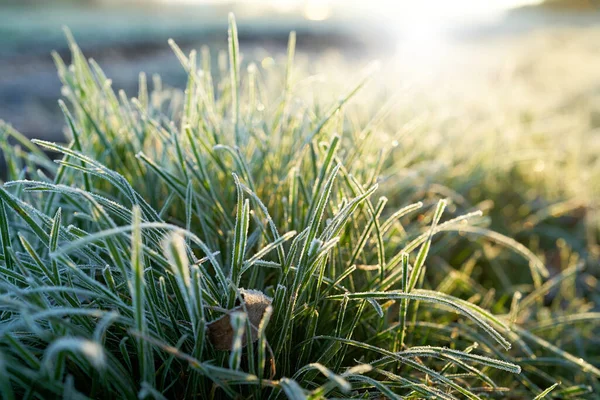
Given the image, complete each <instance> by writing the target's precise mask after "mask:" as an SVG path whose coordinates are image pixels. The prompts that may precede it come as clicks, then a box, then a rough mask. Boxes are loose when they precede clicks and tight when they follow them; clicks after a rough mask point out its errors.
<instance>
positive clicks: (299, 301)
mask: <svg viewBox="0 0 600 400" xmlns="http://www.w3.org/2000/svg"><path fill="white" fill-rule="evenodd" d="M68 37H69V43H70V49H71V52H72V61H71V65H67V64H65V63H64V62H63V61H62V60H61V59H60V58H59V57H58V56H57V55H55V59H56V63H57V68H58V70H59V76H60V78H61V80H62V83H63V85H64V88H63V93H64V94H65V99H64V102H62V101H61V103H60V104H61V108H62V110H63V112H64V114H65V120H66V125H67V128H68V129H67V132H68V135H69V143H67V144H56V143H50V142H45V141H41V140H36V141H31V142H30V141H29V140H28V139H26V138H25V137H23V136H22V135H20V134H18V133H16V132H15V131H14V130H13V129H12V128H10V127H9V126H8V125H6V124H4V123H2V124H1V125H0V133H1V135H2V138H3V140H4V139H6V140H8V138H9V137H10V138H12V140H16V141H17V142H18V144H16V145H14V146H12V147H11V146H9V145H7V144H6V145H5V144H3V146H2V148H3V149H4V151H5V152H4V156H5V158H6V160H7V166H8V169H7V171H8V172H7V174H8V180H7V181H6V182H4V183H3V185H2V187H0V239H1V241H0V244H1V246H0V250H1V252H0V393H2V397H3V398H6V399H12V398H61V397H65V398H109V397H118V398H125V399H137V398H147V399H151V398H155V399H163V398H173V399H181V398H189V399H196V398H197V399H209V398H226V397H229V398H254V399H280V398H286V397H287V398H289V399H320V398H437V399H457V398H468V399H480V398H490V397H492V398H506V396H511V397H513V398H534V397H535V398H537V399H541V398H550V397H551V396H554V397H556V398H582V397H591V396H594V395H597V393H598V390H599V389H600V387H599V386H600V385H599V381H598V378H599V377H600V371H599V369H598V364H599V362H598V360H599V358H598V357H599V356H600V353H599V352H598V348H599V347H598V346H597V336H595V334H597V333H598V329H597V328H598V326H599V325H600V315H599V313H598V312H596V311H595V310H597V304H596V303H595V297H594V295H593V294H590V292H589V291H588V292H585V294H582V292H581V290H580V289H579V287H578V285H579V284H578V283H577V282H578V281H577V278H578V276H579V275H581V274H583V273H584V271H585V269H584V267H588V268H589V265H590V264H592V265H593V260H594V258H593V255H592V253H586V252H584V251H581V253H580V254H578V253H569V252H568V250H566V247H565V246H563V248H564V249H565V250H564V257H562V258H561V263H562V264H561V265H560V268H559V269H560V271H558V272H556V271H552V270H551V268H549V263H548V260H544V258H545V255H544V254H543V252H542V251H539V247H538V248H536V247H535V246H533V245H532V243H533V240H534V239H533V236H528V237H526V239H527V240H524V239H523V237H522V236H521V237H519V238H515V239H512V238H510V237H509V236H507V235H505V234H503V233H500V232H496V231H495V230H494V229H493V226H492V227H490V226H489V225H490V219H489V218H485V217H483V213H482V212H481V211H478V210H476V209H475V207H471V206H464V203H465V202H466V200H465V202H462V203H461V201H457V199H458V200H460V198H461V196H462V195H460V194H459V193H458V192H452V191H450V190H442V192H444V193H445V194H444V195H442V196H431V193H427V194H425V193H423V192H422V190H421V188H419V187H412V186H408V187H401V186H399V185H397V184H394V181H393V179H391V178H393V177H394V176H395V174H397V173H399V171H401V170H402V169H405V168H409V169H410V168H415V169H418V168H419V166H418V164H417V165H413V166H412V167H411V166H409V165H405V164H404V161H403V160H399V159H398V158H397V154H396V153H394V151H393V150H392V149H387V148H385V149H383V151H382V149H381V146H380V145H379V143H375V142H376V141H374V140H373V136H372V135H371V134H372V133H374V132H377V131H378V130H379V129H383V128H384V127H385V116H384V115H382V114H386V113H388V112H389V109H391V108H392V107H391V106H387V107H386V109H385V110H383V109H382V112H380V113H375V116H374V117H373V118H367V119H366V120H365V119H364V118H363V113H360V112H357V111H356V110H355V109H353V108H352V102H353V101H357V100H360V99H358V98H357V96H359V94H360V93H362V90H363V89H364V88H363V87H364V86H365V84H366V82H367V81H368V77H365V76H361V77H360V78H359V80H358V83H357V84H355V85H353V86H351V89H350V91H348V92H347V93H348V94H347V95H344V96H342V97H339V98H338V99H337V100H335V98H328V97H327V95H326V94H321V93H315V95H316V96H317V97H319V99H318V102H317V103H314V102H312V101H309V99H308V98H307V97H306V95H304V94H303V92H302V90H301V85H300V84H299V83H300V82H301V73H302V70H301V69H299V68H295V67H294V66H293V63H294V59H295V48H294V46H295V42H296V36H295V34H291V35H290V39H289V49H288V53H287V59H286V60H285V61H284V62H283V63H281V65H279V67H280V70H279V71H277V70H275V69H268V70H265V69H263V68H262V67H259V66H258V65H257V64H254V63H250V64H249V65H248V68H246V69H245V68H242V65H243V58H242V57H241V53H240V50H239V43H238V39H237V28H236V24H235V19H234V18H233V16H230V18H229V48H228V52H229V71H226V70H220V71H219V72H218V73H213V71H212V70H211V66H212V62H211V59H210V52H209V51H208V50H206V49H204V50H203V51H202V52H201V57H202V59H201V61H200V62H199V65H200V66H201V67H200V68H199V67H198V64H197V61H196V57H197V55H196V53H195V52H192V53H191V54H189V55H186V54H185V53H184V52H183V51H182V50H181V49H180V48H179V47H177V45H176V44H175V43H174V42H172V41H171V42H169V44H170V46H171V47H172V48H173V50H174V52H175V55H176V57H177V58H178V59H179V61H180V62H181V64H182V66H183V69H184V70H185V72H186V73H187V76H188V84H187V86H186V88H185V91H183V92H180V91H176V90H173V89H165V88H163V86H162V84H160V80H159V79H158V78H154V79H153V80H152V81H153V82H155V86H154V88H149V87H148V83H147V79H146V76H145V75H144V74H141V75H140V88H139V94H138V96H137V98H128V97H127V96H126V95H125V93H123V92H120V93H117V94H115V92H114V91H113V89H112V88H111V86H110V83H109V82H108V81H107V78H106V77H105V76H104V74H103V73H102V71H101V69H100V67H99V66H98V65H97V64H96V63H95V62H93V61H89V62H88V61H87V60H86V58H85V57H84V56H83V54H82V52H81V50H80V49H79V48H78V47H77V45H76V43H75V42H74V41H73V39H72V38H71V37H70V36H68ZM225 62H226V61H225ZM244 71H245V72H244ZM324 101H329V103H330V105H329V106H328V107H321V106H320V102H324ZM386 110H387V111H386ZM384 111H385V112H384ZM354 112H356V113H355V114H354ZM406 137H407V136H406V135H405V134H404V133H400V134H399V136H398V140H399V141H400V142H401V143H400V144H401V147H402V146H408V147H409V146H411V145H414V146H417V144H415V142H414V141H410V140H408V139H406ZM402 140H406V142H402ZM425 145H426V144H422V143H421V144H419V146H425ZM432 146H433V145H432ZM444 146H445V147H447V146H446V145H445V144H444ZM20 148H25V149H27V150H28V151H27V152H24V151H20V150H19V151H17V150H18V149H20ZM420 148H421V147H419V149H420ZM42 150H43V151H49V152H52V154H53V156H48V155H47V153H44V152H43V151H42ZM434 150H435V149H434ZM432 151H433V150H432ZM55 157H59V158H58V159H53V158H55ZM463 167H465V166H464V165H455V166H454V169H451V170H450V171H447V173H448V175H447V176H448V177H450V176H456V175H460V174H461V173H462V172H461V171H464V168H463ZM481 168H488V172H489V171H496V172H495V173H498V172H497V170H496V169H495V167H494V166H493V165H492V166H490V165H486V164H482V166H481ZM470 173H471V174H472V175H467V176H466V177H464V179H465V180H469V179H476V177H475V174H476V172H473V171H471V172H470ZM489 173H492V172H489ZM431 179H436V178H435V176H432V177H431ZM453 179H455V178H453ZM451 181H452V179H451V178H448V181H447V182H444V183H445V184H448V183H451ZM390 182H391V183H390ZM438 189H439V188H438ZM457 190H458V188H457ZM382 191H383V192H385V193H386V196H382V193H381V192H382ZM394 191H396V192H397V193H395V194H394ZM466 192H467V190H465V191H464V193H463V194H464V195H465V196H466V195H467V193H466ZM406 193H409V194H410V195H405V194H406ZM447 194H449V195H447ZM392 195H393V196H392ZM417 195H421V196H422V198H421V199H415V196H417ZM463 200H464V198H463ZM493 200H494V201H502V197H501V194H498V198H494V199H493ZM461 204H462V205H461ZM536 215H537V217H536V218H538V219H539V218H542V217H543V218H546V217H545V216H544V215H545V214H542V213H538V214H536ZM527 220H528V221H529V222H530V223H531V221H532V219H531V218H530V217H527ZM590 229H591V228H590ZM467 239H468V240H467ZM519 240H520V241H519ZM527 245H529V246H530V248H528V247H527ZM586 279H588V281H589V280H590V279H593V275H587V278H586ZM588 286H590V285H588ZM596 298H597V297H596ZM558 382H560V384H559V383H558ZM536 396H537V397H536Z"/></svg>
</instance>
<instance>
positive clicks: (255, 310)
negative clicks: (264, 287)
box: [207, 289, 273, 350]
mask: <svg viewBox="0 0 600 400" xmlns="http://www.w3.org/2000/svg"><path fill="white" fill-rule="evenodd" d="M240 296H241V298H242V301H243V303H242V304H240V305H239V306H237V307H235V308H233V309H231V310H227V311H226V312H225V314H224V315H223V316H222V317H220V318H218V319H216V320H214V321H212V322H210V323H209V324H208V326H207V328H208V340H209V341H210V342H211V343H212V345H213V346H214V348H215V349H217V350H231V347H232V344H233V338H234V331H233V327H232V326H231V314H233V313H235V312H246V313H247V315H248V320H249V321H250V326H251V330H252V341H253V342H255V341H256V340H258V325H259V324H260V321H261V319H262V317H263V314H264V313H265V310H266V309H267V307H268V306H270V305H271V302H272V301H273V299H271V298H270V297H268V296H266V295H265V294H264V293H263V292H261V291H259V290H251V289H240ZM245 345H246V333H244V335H243V337H242V346H245Z"/></svg>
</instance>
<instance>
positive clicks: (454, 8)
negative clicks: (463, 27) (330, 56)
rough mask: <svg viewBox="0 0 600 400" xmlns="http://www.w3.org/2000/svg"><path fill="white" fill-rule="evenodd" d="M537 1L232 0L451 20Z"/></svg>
mask: <svg viewBox="0 0 600 400" xmlns="http://www.w3.org/2000/svg"><path fill="white" fill-rule="evenodd" d="M162 1H163V2H169V3H186V4H210V3H213V4H217V3H222V2H228V3H230V2H231V1H230V0H225V1H223V0H162ZM540 1H541V0H235V1H234V2H236V3H253V4H262V5H263V6H267V7H272V8H274V9H278V10H280V11H294V10H304V14H305V16H306V17H307V18H308V19H327V17H328V16H329V13H330V12H331V9H332V8H333V7H336V8H342V9H349V10H359V11H361V12H364V11H366V12H369V13H371V14H382V13H385V14H388V15H389V14H398V17H399V18H407V17H408V18H413V17H415V16H418V17H419V18H421V17H423V18H424V17H425V15H426V16H427V17H428V18H429V19H436V20H440V19H442V20H447V21H452V20H456V19H464V18H481V17H482V16H486V15H491V14H495V13H497V12H498V11H502V10H506V9H509V8H512V7H518V6H522V5H527V4H535V3H539V2H540Z"/></svg>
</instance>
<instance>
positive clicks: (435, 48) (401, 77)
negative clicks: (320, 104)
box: [0, 0, 600, 140]
mask: <svg viewBox="0 0 600 400" xmlns="http://www.w3.org/2000/svg"><path fill="white" fill-rule="evenodd" d="M229 11H233V12H234V13H235V14H236V17H237V21H238V25H239V31H240V43H241V47H242V51H243V52H244V53H245V55H246V56H247V57H249V58H254V59H257V60H258V61H261V59H263V58H264V57H266V56H265V54H267V52H268V53H270V54H280V53H282V52H284V51H285V46H286V41H287V35H288V32H289V31H290V30H296V31H297V33H298V52H299V53H300V54H302V53H304V54H309V55H311V56H314V55H315V54H317V55H329V56H331V55H334V57H338V58H341V59H343V60H345V64H346V65H348V64H350V65H351V64H352V63H363V61H366V60H370V59H373V58H378V59H382V60H384V61H389V62H388V63H387V64H386V65H388V66H390V67H389V71H390V72H391V73H390V74H389V75H388V78H387V79H388V82H387V83H389V80H394V81H398V83H400V84H403V85H406V84H410V85H417V86H418V85H420V84H422V85H424V86H422V88H427V89H423V90H435V91H438V90H440V89H441V88H443V90H444V91H445V93H448V95H449V96H453V98H454V96H456V95H457V94H459V95H460V96H462V97H464V98H465V99H477V98H479V96H480V95H481V91H482V90H485V91H486V102H489V101H494V100H493V99H494V98H495V97H494V95H493V93H490V92H489V91H490V90H492V91H496V92H497V97H498V98H500V97H501V98H502V101H503V107H504V108H510V107H512V106H514V105H517V106H520V105H519V103H520V102H521V101H522V100H523V99H524V98H527V99H530V98H532V96H531V93H525V94H527V95H525V94H524V93H523V92H528V91H529V92H533V93H535V94H536V96H534V97H535V99H534V100H533V101H535V103H536V109H539V107H540V106H543V104H542V105H540V103H545V102H548V101H549V99H551V100H552V101H553V102H557V101H558V102H564V101H567V102H568V101H570V99H574V98H582V97H585V99H586V101H588V100H589V99H591V98H592V97H593V96H591V95H595V93H596V91H598V90H600V89H599V85H600V79H598V78H600V69H598V68H588V69H586V65H592V64H593V63H592V62H591V61H593V60H595V59H599V60H600V29H599V28H600V24H599V23H600V13H598V4H597V3H595V1H593V0H548V1H535V0H437V1H436V0H421V1H416V0H412V1H411V0H369V1H358V0H256V1H250V0H246V1H244V0H239V1H233V0H231V1H228V0H223V1H219V0H137V1H136V0H130V1H125V0H37V1H36V0H13V1H10V0H0V119H4V120H6V121H8V122H10V123H11V124H12V125H13V126H14V127H15V128H16V129H18V130H20V131H21V132H22V133H24V134H26V135H28V136H30V137H40V138H45V139H52V140H56V139H60V137H61V135H62V134H61V130H62V126H63V120H62V116H61V114H60V113H59V110H58V107H57V104H56V100H57V98H58V97H59V95H60V84H59V81H58V78H57V77H56V73H55V67H54V65H53V62H52V58H51V56H50V51H51V50H56V51H57V52H58V53H59V54H60V55H61V56H63V57H64V58H66V59H68V49H67V46H66V40H65V37H64V34H63V31H62V27H63V26H67V27H69V28H70V29H71V31H72V32H73V34H74V36H75V38H76V39H77V41H78V43H79V45H80V47H82V49H83V51H84V53H85V54H86V55H87V56H88V57H92V58H94V59H96V61H98V62H99V64H100V65H101V66H102V68H103V69H104V70H105V72H106V74H107V75H108V76H109V77H110V78H111V79H112V80H113V87H115V88H122V89H124V90H125V91H126V92H128V93H135V90H136V85H137V77H138V73H139V72H140V71H144V72H146V73H147V74H148V75H151V74H154V73H159V74H161V76H162V78H163V82H165V83H166V84H167V85H173V86H178V87H182V85H183V82H184V80H185V75H184V73H183V70H182V68H181V67H180V66H179V63H178V62H177V59H176V58H175V56H174V55H173V54H172V52H171V50H170V48H169V46H168V45H167V39H168V38H173V39H175V40H176V42H177V43H178V44H179V45H180V46H181V47H182V48H183V49H184V50H189V49H191V48H199V47H200V46H201V45H204V44H207V45H210V46H211V49H217V50H218V49H223V48H225V46H226V41H227V13H228V12H229ZM557 55H558V57H557ZM540 69H542V70H543V74H540ZM515 74H525V75H526V76H525V78H526V79H525V81H526V83H527V85H519V88H518V93H517V92H516V91H515V92H512V91H511V88H510V87H508V88H507V85H503V84H502V82H503V81H502V79H503V77H504V76H507V75H509V76H511V79H509V80H506V81H505V82H513V79H512V78H514V75H515ZM527 74H529V75H527ZM542 75H543V79H541V78H540V76H542ZM490 81H492V82H494V84H493V85H490ZM498 83H500V84H498ZM508 86H510V85H508ZM507 90H508V92H507ZM565 91H566V92H565ZM590 91H592V92H593V93H590ZM552 92H556V93H560V96H552V95H551V94H552ZM538 95H541V96H538ZM511 99H512V100H511ZM507 102H508V103H507ZM521 106H522V105H521ZM552 106H556V104H554V103H553V104H552Z"/></svg>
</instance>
